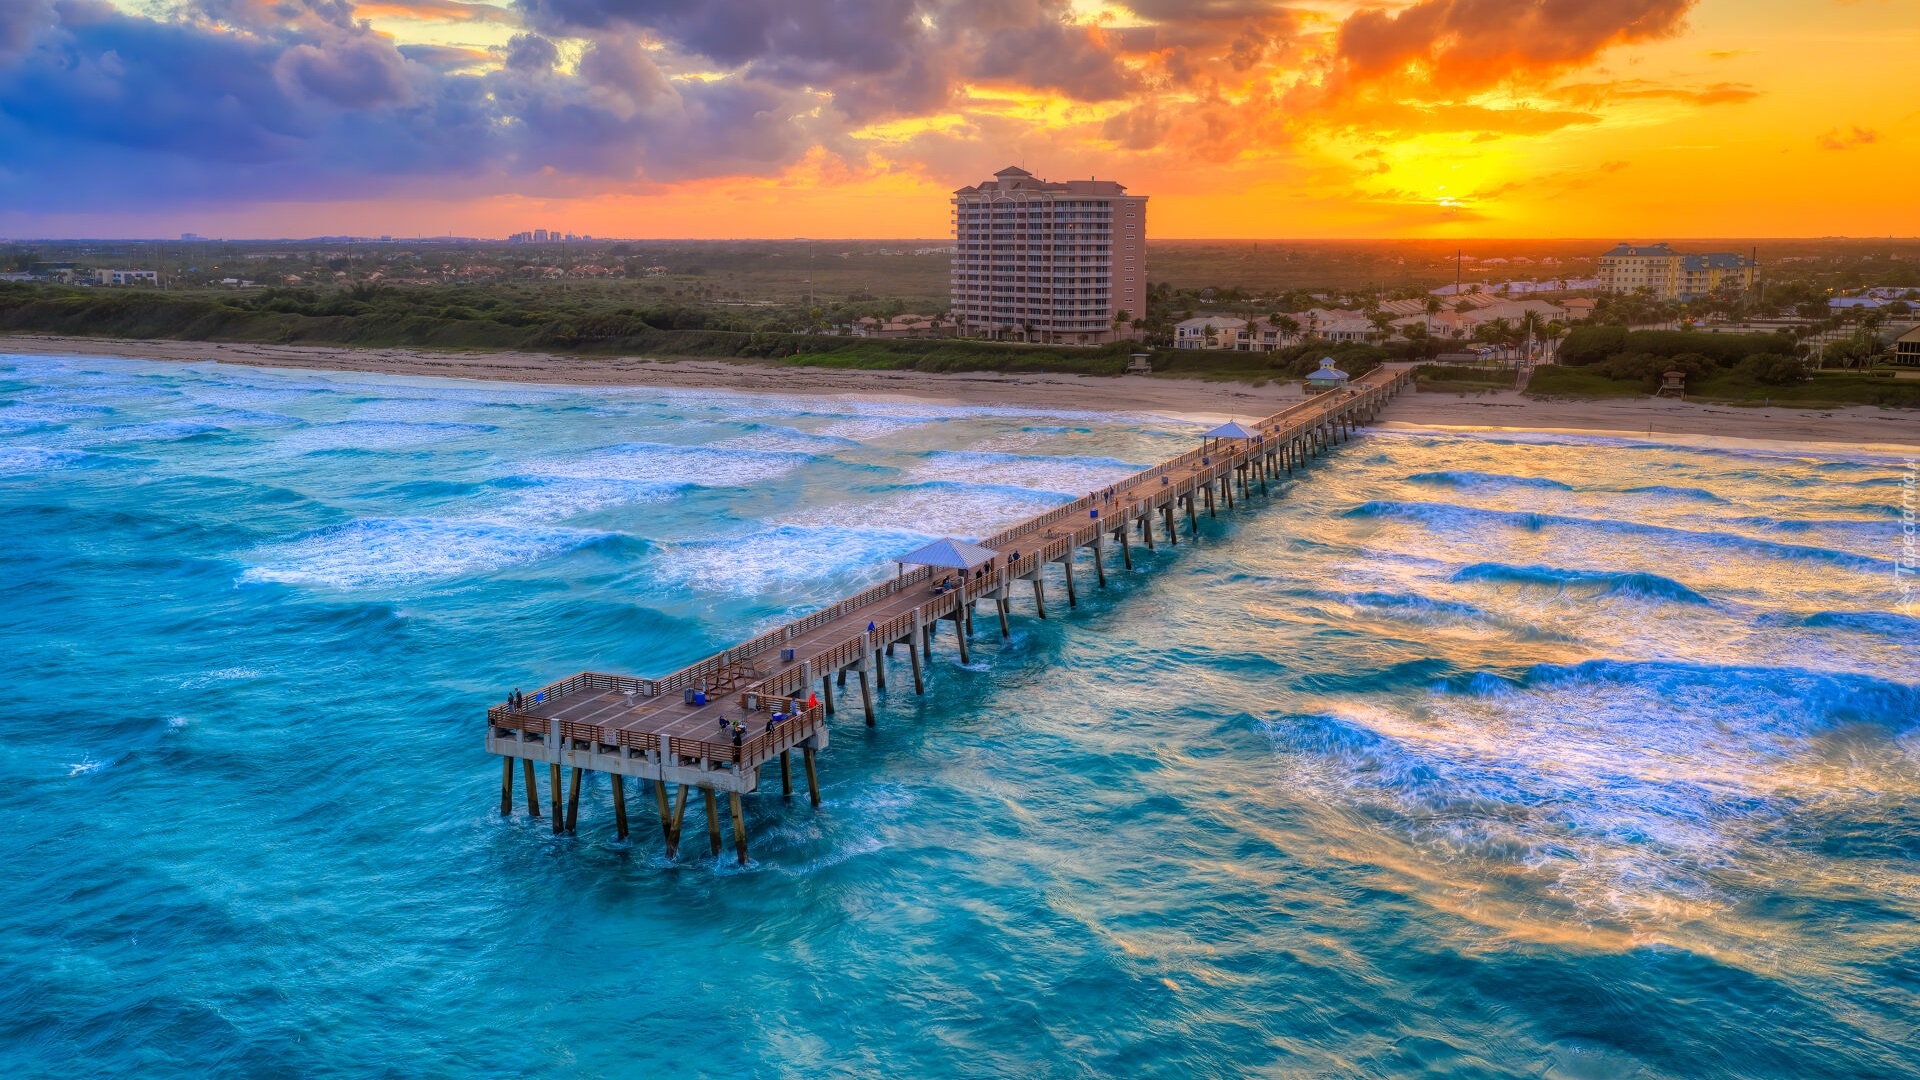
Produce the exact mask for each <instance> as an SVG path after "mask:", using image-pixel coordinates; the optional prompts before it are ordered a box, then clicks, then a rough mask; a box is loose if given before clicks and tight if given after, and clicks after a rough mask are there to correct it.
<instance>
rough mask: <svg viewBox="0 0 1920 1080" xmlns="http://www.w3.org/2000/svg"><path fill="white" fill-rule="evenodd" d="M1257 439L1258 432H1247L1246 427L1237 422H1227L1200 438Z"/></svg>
mask: <svg viewBox="0 0 1920 1080" xmlns="http://www.w3.org/2000/svg"><path fill="white" fill-rule="evenodd" d="M1258 437H1259V433H1258V432H1254V431H1248V430H1247V428H1246V425H1244V424H1242V423H1240V422H1239V421H1238V420H1229V421H1227V422H1226V423H1224V424H1221V425H1220V426H1219V427H1217V428H1214V429H1213V430H1212V431H1209V432H1207V433H1206V434H1205V435H1203V436H1201V438H1205V439H1254V438H1258Z"/></svg>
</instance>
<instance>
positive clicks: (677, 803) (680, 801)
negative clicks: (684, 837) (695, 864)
mask: <svg viewBox="0 0 1920 1080" xmlns="http://www.w3.org/2000/svg"><path fill="white" fill-rule="evenodd" d="M687 791H688V785H686V784H681V785H680V791H679V792H678V793H677V794H676V795H675V796H674V799H673V821H672V823H671V824H672V826H673V830H672V831H673V835H672V836H670V837H669V838H668V839H667V858H669V859H677V858H679V857H680V830H681V829H683V828H685V827H686V824H687Z"/></svg>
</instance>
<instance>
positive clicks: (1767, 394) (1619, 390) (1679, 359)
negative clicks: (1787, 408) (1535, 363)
mask: <svg viewBox="0 0 1920 1080" xmlns="http://www.w3.org/2000/svg"><path fill="white" fill-rule="evenodd" d="M1878 354H1879V347H1878V346H1877V344H1873V343H1871V342H1869V341H1867V340H1865V339H1857V340H1856V339H1850V340H1848V341H1843V342H1840V343H1837V344H1835V345H1833V346H1831V347H1829V348H1826V349H1824V350H1823V351H1822V353H1821V355H1820V363H1821V365H1823V366H1816V365H1815V364H1814V363H1813V362H1810V360H1809V349H1808V346H1807V345H1806V344H1804V343H1803V342H1801V341H1800V340H1799V339H1797V338H1796V337H1795V336H1794V335H1792V334H1790V333H1765V334H1713V333H1705V332H1701V331H1697V330H1628V329H1627V328H1625V327H1623V326H1579V327H1575V328H1574V329H1573V331H1572V332H1571V333H1569V334H1568V335H1567V339H1566V341H1565V342H1564V343H1563V344H1562V345H1561V347H1560V352H1559V356H1558V360H1559V363H1558V364H1557V365H1554V366H1548V367H1543V368H1540V369H1539V370H1537V371H1535V372H1534V374H1533V377H1532V379H1531V381H1530V382H1529V383H1528V386H1527V389H1528V392H1530V393H1533V394H1536V395H1562V396H1577V397H1629V396H1637V395H1644V394H1651V393H1653V392H1654V391H1656V390H1657V389H1658V388H1659V387H1660V384H1661V381H1662V379H1663V378H1664V377H1665V375H1666V374H1667V373H1668V372H1679V373H1681V374H1683V375H1684V376H1685V377H1686V392H1687V396H1688V397H1691V398H1700V399H1707V400H1714V401H1731V402H1746V403H1761V402H1779V403H1782V404H1793V405H1825V404H1831V405H1899V406H1920V380H1906V379H1899V378H1897V377H1895V373H1894V372H1893V371H1891V370H1889V369H1884V368H1881V369H1875V367H1874V359H1875V357H1876V356H1877V355H1878Z"/></svg>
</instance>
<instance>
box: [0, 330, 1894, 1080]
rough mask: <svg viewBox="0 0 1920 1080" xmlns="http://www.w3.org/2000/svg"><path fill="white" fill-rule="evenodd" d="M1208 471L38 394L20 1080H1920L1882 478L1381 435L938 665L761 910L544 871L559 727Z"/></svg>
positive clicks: (1866, 470)
mask: <svg viewBox="0 0 1920 1080" xmlns="http://www.w3.org/2000/svg"><path fill="white" fill-rule="evenodd" d="M1198 430H1199V429H1198V428H1197V427H1195V426H1192V425H1188V424H1184V423H1180V422H1176V421H1161V420H1153V419H1151V418H1135V419H1116V418H1112V417H1100V416H1094V415H1074V414H1069V413H1060V412H1037V411H1023V410H1013V409H1000V410H996V409H985V408H937V407H930V406H917V405H873V404H850V403H845V402H835V401H831V400H824V399H822V400H808V399H798V398H773V397H752V396H744V395H731V394H719V393H683V392H663V391H647V390H616V391H605V390H592V389H580V388H555V387H538V386H524V385H511V384H475V383H461V382H452V381H436V380H425V379H394V378H381V377H376V376H370V375H357V374H314V373H301V372H274V371H257V370H250V369H243V368H231V367H218V366H213V365H196V366H180V365H170V364H152V363H143V362H136V361H114V360H101V359H64V358H41V357H0V515H3V516H4V520H5V522H6V537H5V542H4V544H3V545H0V575H4V581H5V609H4V612H3V613H0V655H4V656H5V657H6V659H7V666H8V672H7V673H8V676H9V679H10V682H11V686H10V691H11V697H12V700H11V702H10V703H9V707H8V708H7V710H6V713H5V719H4V721H0V731H4V733H5V738H4V739H3V740H0V810H4V823H5V828H4V831H3V832H0V1073H4V1074H5V1075H7V1076H12V1077H43V1076H44V1077H86V1076H140V1077H198V1076H209V1075H213V1076H236V1077H239V1076H245V1077H252V1076H320V1075H352V1076H450V1077H460V1076H553V1077H601V1076H606V1077H629V1076H631V1077H650V1076H668V1075H710V1076H753V1077H761V1076H764V1077H787V1076H792V1077H819V1076H833V1075H866V1076H913V1077H949V1076H956V1077H957V1076H964V1077H993V1076H1021V1077H1067V1076H1096V1075H1098V1076H1108V1075H1118V1076H1165V1077H1173V1076H1243V1075H1261V1076H1337V1075H1367V1076H1449V1077H1452V1076H1459V1077H1469V1076H1471V1077H1482V1076H1487V1077H1494V1076H1552V1077H1563V1078H1597V1077H1630V1076H1633V1077H1882V1076H1915V1075H1920V1050H1916V1049H1915V1047H1916V1045H1920V1030H1916V1025H1917V1023H1920V924H1916V921H1915V918H1916V915H1920V657H1916V655H1915V648H1914V646H1915V643H1916V641H1917V640H1920V619H1915V618H1914V617H1912V616H1910V615H1908V614H1906V613H1903V612H1902V610H1901V608H1900V602H1901V595H1900V593H1899V590H1898V586H1897V583H1896V581H1895V578H1894V573H1893V560H1894V559H1895V557H1896V556H1897V555H1898V552H1899V547H1898V544H1899V535H1900V521H1899V516H1898V515H1899V507H1900V500H1901V498H1902V486H1901V485H1902V478H1903V477H1904V476H1905V475H1906V466H1905V465H1904V464H1903V463H1902V462H1901V461H1900V460H1899V459H1898V458H1895V457H1890V456H1882V455H1876V454H1872V453H1868V452H1865V451H1857V450H1849V449H1845V448H1816V449H1809V450H1805V451H1801V452H1787V451H1784V450H1779V451H1767V450H1735V449H1726V448H1700V447H1687V446H1678V445H1666V444H1661V443H1658V442H1647V441H1625V440H1613V439H1607V438H1597V437H1575V436H1556V435H1545V434H1527V433H1512V434H1502V435H1451V434H1442V433H1417V432H1382V433H1373V434H1369V435H1368V436H1366V437H1364V438H1362V439H1358V440H1356V441H1354V442H1353V443H1351V444H1348V445H1345V446H1342V447H1341V448H1339V450H1338V451H1337V452H1336V453H1334V454H1333V455H1331V456H1330V457H1329V459H1328V460H1327V461H1325V462H1323V463H1320V464H1316V465H1315V466H1313V467H1312V468H1311V469H1310V470H1309V474H1308V475H1307V477H1306V478H1304V479H1303V480H1302V481H1300V482H1298V483H1295V484H1292V485H1291V486H1289V488H1288V489H1287V491H1286V493H1285V494H1284V496H1282V497H1280V498H1277V499H1273V500H1271V501H1268V502H1264V503H1261V504H1259V505H1258V507H1257V509H1256V510H1255V512H1253V513H1244V512H1243V513H1237V514H1235V515H1233V516H1232V517H1231V518H1230V519H1229V518H1226V517H1223V518H1222V519H1221V520H1219V521H1217V522H1206V523H1205V524H1204V528H1203V530H1202V533H1203V535H1202V537H1201V539H1200V542H1199V543H1196V544H1192V545H1188V544H1184V543H1183V544H1182V546H1181V547H1179V548H1178V549H1177V550H1174V551H1169V550H1167V549H1165V548H1162V550H1161V551H1160V552H1158V553H1156V554H1153V555H1147V554H1146V553H1145V552H1139V553H1138V554H1137V557H1138V558H1139V559H1141V560H1144V562H1145V564H1147V565H1150V566H1153V567H1155V568H1156V570H1157V572H1155V573H1153V574H1144V573H1142V574H1135V575H1133V576H1131V577H1126V576H1122V577H1120V578H1119V579H1118V580H1116V583H1115V585H1114V587H1112V588H1110V589H1108V590H1106V591H1104V592H1098V591H1095V590H1093V589H1092V588H1091V581H1090V579H1091V576H1092V575H1091V574H1090V573H1088V574H1086V575H1085V578H1084V579H1083V580H1084V581H1085V582H1086V583H1087V585H1088V588H1087V590H1086V592H1084V593H1083V594H1082V602H1081V604H1080V607H1079V609H1078V610H1076V611H1073V612H1071V613H1070V614H1069V613H1067V612H1066V611H1065V608H1064V603H1063V601H1064V597H1063V596H1056V595H1053V594H1054V593H1058V592H1059V591H1060V590H1058V589H1057V588H1056V589H1055V590H1053V593H1050V597H1049V598H1050V600H1053V601H1054V603H1052V604H1050V605H1049V606H1050V609H1053V611H1054V612H1057V615H1056V617H1055V618H1054V619H1052V620H1049V621H1047V622H1045V623H1042V622H1039V621H1037V620H1036V619H1034V618H1033V617H1032V615H1031V611H1032V609H1031V606H1030V604H1029V603H1026V602H1024V601H1022V602H1016V605H1015V609H1016V618H1015V626H1014V633H1013V636H1012V638H1011V640H1010V641H1008V642H1007V643H1005V644H1004V645H1002V644H999V643H998V642H997V641H996V640H994V639H995V638H997V634H995V633H993V632H992V630H991V625H992V620H991V619H987V620H983V621H982V622H981V624H980V625H981V629H982V630H983V631H984V632H983V633H982V635H981V637H980V638H979V642H980V645H979V648H978V650H977V651H976V652H975V653H974V657H973V659H974V662H973V664H972V666H971V667H968V668H961V667H959V666H958V664H957V659H956V658H955V657H954V656H953V655H952V650H951V642H950V639H949V640H948V641H945V642H943V650H942V653H941V654H940V655H938V656H937V657H936V663H935V674H934V676H933V681H932V687H931V689H932V692H931V693H930V694H929V695H928V696H927V697H925V698H916V697H914V695H913V694H912V693H911V691H910V686H911V681H910V680H909V679H907V678H905V677H904V675H905V672H904V669H902V670H901V672H900V675H901V677H899V678H896V679H895V680H894V681H893V688H892V689H891V690H890V691H889V692H888V693H887V694H886V695H885V696H884V699H883V702H882V708H881V713H880V720H879V725H878V727H877V728H876V729H874V730H872V731H869V730H867V729H866V728H864V727H863V726H861V725H860V723H859V721H858V713H857V710H855V711H854V712H853V713H851V714H848V713H843V714H842V721H841V723H840V724H839V726H838V727H837V728H836V730H835V733H834V741H833V747H832V749H831V750H830V751H829V752H828V753H827V754H825V755H824V756H823V757H822V758H821V768H822V776H823V780H824V782H825V784H826V793H825V794H826V799H825V804H824V805H823V806H822V807H821V808H820V809H818V810H817V811H816V810H813V809H811V808H809V807H808V805H807V802H806V800H805V798H804V797H802V798H797V799H795V800H793V801H792V802H783V801H781V800H780V799H779V798H778V797H777V795H774V796H768V795H761V796H756V797H753V798H750V799H748V800H747V819H748V824H749V828H750V831H751V834H752V841H753V862H752V864H751V865H750V866H749V867H747V868H746V869H745V870H740V869H737V868H735V867H733V866H732V865H731V861H732V860H731V853H729V854H728V856H727V857H726V858H725V859H723V860H721V861H719V862H715V861H710V860H708V859H707V858H705V857H704V855H703V854H700V852H702V851H704V843H703V842H702V841H703V838H702V836H701V833H702V832H703V831H704V823H703V822H701V821H699V820H698V815H697V810H690V811H689V815H688V816H689V819H690V820H689V821H688V829H687V832H688V836H689V838H690V839H689V842H688V844H687V847H688V849H689V850H691V851H694V852H695V854H693V855H690V856H688V857H685V858H683V859H682V860H681V862H680V863H679V864H678V865H673V866H669V865H667V864H665V863H664V861H663V860H662V859H661V857H660V854H659V843H658V832H657V827H656V826H655V823H654V822H653V820H652V819H651V818H650V817H648V816H644V815H643V816H641V817H639V818H638V819H637V822H636V833H635V839H634V841H633V842H632V843H631V844H620V843H617V842H615V840H614V839H613V836H612V825H611V820H610V810H609V809H608V806H607V789H606V787H605V784H604V783H599V784H594V785H590V786H589V788H588V790H587V791H586V793H585V795H584V796H583V805H582V808H581V822H580V831H579V834H578V835H577V836H574V837H566V838H556V837H554V836H552V835H551V833H550V832H549V831H548V823H547V822H546V821H544V820H541V821H531V820H529V819H528V818H526V817H525V816H524V814H516V815H515V816H514V817H513V818H511V819H503V818H501V817H500V816H499V814H498V812H497V804H498V792H499V788H498V783H499V766H498V763H497V761H496V759H493V758H490V757H488V756H487V755H486V754H484V753H483V752H482V750H481V747H480V741H481V736H482V729H481V723H480V721H481V717H482V714H483V709H484V707H485V706H486V705H487V704H488V703H490V702H495V701H498V700H499V699H500V698H501V697H502V696H503V694H504V692H505V690H506V689H507V688H509V687H511V686H514V685H520V686H523V687H526V688H528V689H531V688H533V687H535V686H537V685H540V684H541V683H544V682H546V681H549V680H551V679H554V678H558V677H561V676H564V675H568V674H571V673H573V672H575V671H578V670H582V669H595V670H603V671H620V672H630V673H635V674H647V675H654V674H662V673H665V672H667V671H670V670H672V669H673V668H675V667H677V666H679V665H681V664H683V663H685V662H688V661H690V660H693V659H697V658H699V657H700V656H703V655H705V654H707V653H710V652H712V651H714V650H716V649H718V648H720V647H722V646H724V645H726V644H729V643H731V642H732V641H734V640H737V639H739V638H743V637H745V636H748V635H750V634H752V633H754V632H755V631H756V630H758V629H759V628H761V627H764V626H765V625H767V624H768V623H769V622H771V621H772V620H775V619H778V618H780V617H783V616H786V615H790V614H793V613H798V612H801V611H804V610H807V609H809V608H810V607H812V606H814V605H817V604H820V603H823V602H826V601H829V600H831V599H833V598H835V597H837V596H838V595H840V594H842V593H844V592H846V591H848V590H851V589H853V588H855V587H858V586H859V585H861V584H862V583H864V582H867V581H869V580H873V579H874V577H875V575H880V574H885V573H886V572H887V570H888V568H887V567H886V566H885V565H884V560H885V559H886V558H887V557H888V556H890V555H892V554H895V553H898V552H900V551H902V550H904V549H906V548H908V547H910V546H912V545H914V544H916V543H917V542H919V541H921V540H923V539H924V538H926V537H927V536H931V535H942V534H946V533H957V534H962V535H968V534H972V535H978V534H981V533H985V532H988V531H991V529H993V528H995V527H997V526H999V525H1001V524H1003V523H1005V522H1007V521H1009V520H1012V519H1014V518H1017V517H1021V516H1025V515H1027V514H1030V513H1033V512H1035V511H1037V510H1040V509H1043V508H1045V507H1047V506H1049V505H1053V504H1055V503H1058V502H1062V501H1065V500H1066V499H1068V498H1070V497H1073V496H1075V495H1078V494H1081V493H1084V492H1085V491H1087V490H1089V489H1091V488H1094V487H1096V486H1099V485H1101V484H1103V483H1106V482H1108V481H1110V480H1112V479H1115V478H1118V477H1119V476H1122V475H1124V474H1125V473H1126V472H1128V471H1130V470H1131V469H1133V468H1135V467H1137V466H1141V465H1146V464H1150V463H1153V462H1155V461H1158V460H1160V459H1161V458H1164V457H1166V456H1169V455H1171V454H1173V453H1176V452H1179V451H1180V450H1183V449H1185V448H1186V447H1188V446H1189V445H1191V443H1192V439H1193V437H1194V435H1195V433H1196V432H1197V431H1198ZM849 718H851V722H848V721H849ZM543 782H544V776H543ZM776 790H777V785H776ZM649 803H650V800H647V801H646V802H644V803H643V802H641V801H640V800H635V805H636V806H645V805H647V804H649Z"/></svg>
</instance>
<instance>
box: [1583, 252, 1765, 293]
mask: <svg viewBox="0 0 1920 1080" xmlns="http://www.w3.org/2000/svg"><path fill="white" fill-rule="evenodd" d="M1753 273H1754V261H1753V260H1752V259H1751V258H1748V257H1747V256H1745V255H1738V254H1735V253H1733V252H1729V251H1716V252H1709V253H1706V254H1689V253H1687V252H1680V251H1675V250H1674V249H1673V245H1671V244H1620V245H1617V246H1616V247H1614V248H1613V249H1612V250H1610V251H1608V252H1606V253H1605V254H1603V255H1601V256H1600V289H1601V291H1603V292H1610V293H1630V292H1635V291H1638V290H1640V289H1646V290H1648V291H1649V292H1651V293H1652V294H1653V295H1654V297H1655V298H1656V299H1659V300H1679V301H1683V302H1684V301H1689V300H1698V299H1700V298H1701V297H1703V296H1709V295H1712V294H1713V293H1719V292H1745V291H1746V290H1748V289H1751V288H1752V287H1753Z"/></svg>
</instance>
